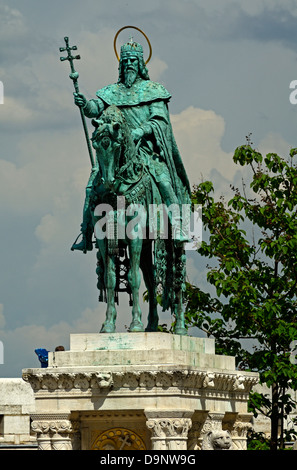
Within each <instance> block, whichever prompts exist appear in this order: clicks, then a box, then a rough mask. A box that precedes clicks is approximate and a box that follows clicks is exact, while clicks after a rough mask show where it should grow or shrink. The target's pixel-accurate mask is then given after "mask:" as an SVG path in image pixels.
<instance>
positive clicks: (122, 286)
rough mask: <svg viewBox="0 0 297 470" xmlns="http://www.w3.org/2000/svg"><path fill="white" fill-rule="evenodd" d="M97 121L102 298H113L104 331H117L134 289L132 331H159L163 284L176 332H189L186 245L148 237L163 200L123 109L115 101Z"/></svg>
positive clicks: (95, 202)
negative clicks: (152, 210)
mask: <svg viewBox="0 0 297 470" xmlns="http://www.w3.org/2000/svg"><path fill="white" fill-rule="evenodd" d="M92 123H93V125H94V127H95V130H94V132H93V136H92V145H93V147H94V149H95V150H96V157H97V162H98V173H97V175H96V177H95V179H94V181H93V187H92V195H91V201H92V203H91V208H92V219H93V226H94V233H95V237H96V246H97V249H98V251H97V259H98V262H97V275H98V284H97V286H98V289H99V291H100V296H99V300H101V301H105V302H106V304H107V308H106V318H105V321H104V323H103V325H102V328H101V332H102V333H113V332H114V331H115V323H116V317H117V310H116V303H117V301H118V292H120V291H126V292H128V293H129V295H130V304H131V305H132V322H131V324H130V327H129V331H131V332H137V331H158V320H159V317H158V312H157V291H158V290H159V289H160V288H161V290H162V292H163V302H162V305H163V310H165V309H171V312H172V313H173V314H174V315H175V328H174V332H175V333H176V334H181V335H184V334H186V333H187V331H186V328H185V322H184V314H183V309H182V289H183V286H184V264H185V256H184V251H183V246H178V247H176V246H174V243H173V241H172V240H166V239H161V238H160V237H157V238H155V239H152V238H149V237H148V231H149V223H148V217H147V214H148V213H149V211H148V207H149V205H150V204H153V203H157V204H161V203H162V200H161V196H160V195H159V196H158V191H157V190H156V185H155V183H154V181H153V178H152V176H151V175H150V172H149V170H148V168H147V167H146V165H145V162H143V161H142V160H141V157H140V155H139V153H138V148H137V145H135V143H134V141H133V139H132V135H131V131H130V129H129V127H128V125H127V123H126V121H125V119H124V117H123V115H122V113H121V112H120V110H119V109H118V108H117V107H115V106H110V107H108V108H107V109H106V110H105V112H104V113H103V114H102V115H101V117H100V119H95V120H93V121H92ZM154 185H155V186H154ZM153 186H154V191H153V193H154V195H155V196H154V199H153V197H152V187H153ZM156 194H157V196H156ZM119 201H120V204H119ZM103 228H105V230H103ZM140 269H141V271H142V273H143V279H144V282H145V285H146V288H147V297H148V302H149V314H148V322H147V326H146V328H145V327H144V325H143V322H142V312H141V308H140V302H139V288H140V283H141V275H140Z"/></svg>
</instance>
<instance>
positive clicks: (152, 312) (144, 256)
mask: <svg viewBox="0 0 297 470" xmlns="http://www.w3.org/2000/svg"><path fill="white" fill-rule="evenodd" d="M140 266H141V270H142V273H143V278H144V282H145V285H146V288H147V292H148V301H149V314H148V322H147V326H146V329H145V331H158V325H159V316H158V308H157V306H158V304H157V289H156V283H155V276H154V266H153V260H152V243H148V244H147V245H144V246H143V249H142V252H141V259H140Z"/></svg>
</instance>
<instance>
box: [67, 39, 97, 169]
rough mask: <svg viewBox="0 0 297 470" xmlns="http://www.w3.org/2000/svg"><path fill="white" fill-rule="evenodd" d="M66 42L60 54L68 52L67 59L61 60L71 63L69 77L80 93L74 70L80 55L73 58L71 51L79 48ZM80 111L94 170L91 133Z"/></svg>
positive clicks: (76, 90)
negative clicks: (74, 62) (74, 63)
mask: <svg viewBox="0 0 297 470" xmlns="http://www.w3.org/2000/svg"><path fill="white" fill-rule="evenodd" d="M64 40H65V44H66V47H60V49H59V50H60V52H64V51H67V57H60V60H61V61H62V62H63V61H64V60H68V61H69V63H70V68H71V73H70V75H69V78H71V80H72V81H73V85H74V89H75V92H76V93H79V87H78V77H79V75H78V73H77V72H76V70H75V69H74V65H73V61H74V59H80V55H76V56H72V55H71V51H76V50H77V47H76V46H72V47H70V46H69V38H68V37H67V36H66V37H64ZM79 110H80V116H81V120H82V124H83V128H84V133H85V137H86V141H87V146H88V152H89V156H90V160H91V165H92V168H94V167H95V162H94V157H93V152H92V148H91V144H90V139H89V133H88V128H87V124H86V119H85V115H84V113H83V110H82V109H81V108H79Z"/></svg>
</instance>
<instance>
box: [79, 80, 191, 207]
mask: <svg viewBox="0 0 297 470" xmlns="http://www.w3.org/2000/svg"><path fill="white" fill-rule="evenodd" d="M96 95H97V99H93V100H90V101H89V102H88V103H87V105H86V106H85V108H84V114H85V115H86V116H87V117H89V118H98V117H100V114H101V113H102V112H103V111H104V109H106V108H107V107H108V106H110V105H115V106H117V107H118V108H119V109H120V110H121V112H122V113H123V115H124V117H125V119H126V121H127V123H128V126H129V127H130V129H131V131H132V130H133V129H137V128H139V127H143V126H145V125H146V124H149V125H150V126H151V128H152V134H151V135H147V136H145V138H143V139H142V140H141V143H140V147H139V152H140V154H141V156H142V157H143V158H144V159H145V161H146V164H147V166H148V168H149V169H150V171H151V173H152V175H153V176H154V177H155V178H156V180H158V178H162V174H158V163H157V162H156V161H155V162H154V160H153V157H155V156H158V157H159V159H160V160H161V161H164V162H165V163H166V166H167V168H168V171H169V175H170V180H171V181H170V182H171V184H172V187H173V190H174V192H175V194H176V196H177V199H178V202H179V203H180V204H188V203H189V202H190V194H191V190H190V184H189V180H188V177H187V174H186V171H185V168H184V165H183V162H182V159H181V156H180V153H179V150H178V147H177V144H176V142H175V139H174V135H173V132H172V126H171V123H170V117H169V112H168V102H169V100H170V98H171V95H170V93H169V92H168V91H167V90H166V89H165V88H164V87H163V85H160V84H159V83H156V82H153V81H151V80H143V79H141V78H138V79H137V80H136V81H135V83H134V84H133V85H132V86H131V87H130V88H127V87H126V86H125V85H124V84H123V83H115V84H112V85H108V86H106V87H104V88H102V89H100V90H98V91H97V93H96ZM163 177H164V178H165V177H166V176H165V175H164V176H163Z"/></svg>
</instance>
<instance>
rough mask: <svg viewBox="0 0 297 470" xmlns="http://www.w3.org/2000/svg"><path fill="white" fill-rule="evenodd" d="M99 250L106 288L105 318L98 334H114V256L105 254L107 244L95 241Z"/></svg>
mask: <svg viewBox="0 0 297 470" xmlns="http://www.w3.org/2000/svg"><path fill="white" fill-rule="evenodd" d="M97 243H98V245H99V249H100V251H101V253H103V260H104V282H105V288H106V303H107V307H106V316H105V321H104V323H103V324H102V327H101V330H100V333H114V332H115V329H116V328H115V323H116V317H117V311H116V307H115V300H114V299H115V287H116V272H115V259H114V256H112V255H109V254H108V253H106V250H107V247H106V245H107V243H106V240H100V241H99V240H97Z"/></svg>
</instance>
